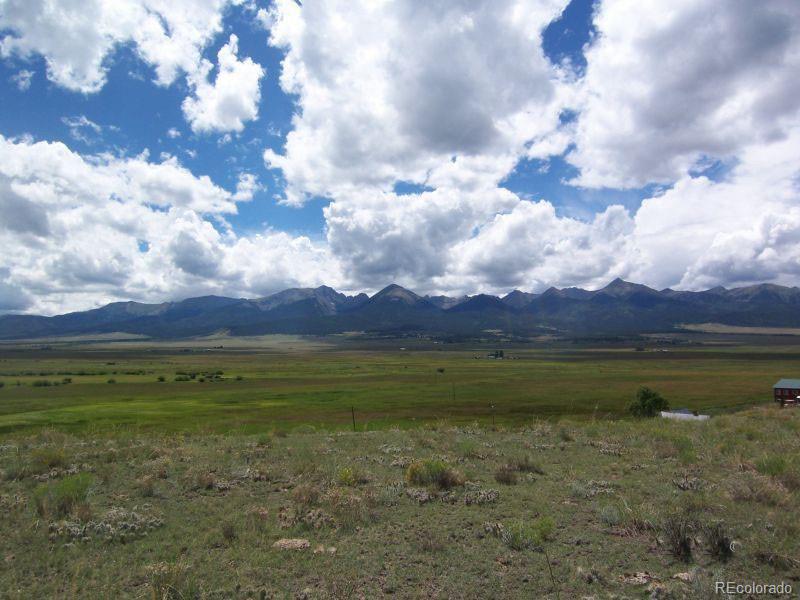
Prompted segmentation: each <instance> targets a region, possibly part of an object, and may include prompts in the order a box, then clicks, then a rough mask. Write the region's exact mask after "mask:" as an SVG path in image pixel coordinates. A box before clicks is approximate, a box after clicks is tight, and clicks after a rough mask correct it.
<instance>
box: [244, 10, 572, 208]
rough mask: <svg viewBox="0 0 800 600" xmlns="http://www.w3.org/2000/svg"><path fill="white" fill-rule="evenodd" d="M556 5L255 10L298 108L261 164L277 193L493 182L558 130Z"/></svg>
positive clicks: (298, 196) (297, 197)
mask: <svg viewBox="0 0 800 600" xmlns="http://www.w3.org/2000/svg"><path fill="white" fill-rule="evenodd" d="M565 5H566V0H544V1H543V0H492V1H488V0H478V1H472V2H426V3H420V2H416V1H412V0H401V1H398V2H378V3H376V2H370V1H367V0H355V1H353V0H329V1H326V2H308V3H304V4H303V5H302V7H301V6H299V5H298V3H296V2H294V0H277V1H276V2H275V3H274V5H273V7H272V9H271V10H270V11H269V12H263V11H262V12H261V13H260V14H261V17H262V21H264V22H265V24H266V25H267V26H268V27H269V31H270V43H271V44H272V45H274V46H277V47H280V48H282V49H284V50H285V51H286V53H287V54H286V58H285V59H284V61H283V64H282V67H283V68H282V72H281V86H282V87H283V89H284V90H285V91H286V92H287V93H292V94H297V95H298V104H299V111H298V114H297V115H296V116H295V118H294V121H293V128H292V130H291V132H290V133H289V134H288V136H287V140H286V147H285V151H284V152H283V153H281V154H278V153H276V152H273V151H267V152H266V153H265V159H266V161H267V162H268V164H269V165H270V166H272V167H274V168H278V169H281V170H282V171H283V174H284V175H285V177H286V179H287V181H288V189H287V201H288V202H289V203H292V204H299V203H302V202H303V201H304V200H305V198H306V197H307V196H309V195H328V196H336V195H341V194H344V193H349V192H350V191H352V190H354V189H359V188H363V187H364V186H370V187H375V188H379V189H383V190H388V189H390V188H391V186H392V184H393V183H394V182H395V181H397V180H406V181H412V182H416V183H424V182H427V181H429V180H430V181H435V182H436V185H439V184H446V183H450V182H452V181H454V178H455V179H457V180H470V179H472V180H474V179H479V180H480V181H481V182H482V183H486V182H489V183H490V184H494V183H497V182H498V181H499V180H500V179H501V178H502V177H503V176H504V175H505V174H506V173H507V172H508V170H510V168H511V167H513V164H514V162H515V157H516V156H518V155H520V154H523V153H524V152H525V151H526V149H525V145H526V144H527V143H530V142H532V141H535V140H537V139H540V138H542V139H543V138H545V137H546V136H548V135H550V134H552V133H553V132H554V131H556V130H557V128H558V113H559V106H560V104H561V101H560V97H561V95H562V94H563V93H564V89H563V85H562V82H561V80H560V75H559V73H558V72H557V71H556V70H555V69H554V68H553V66H552V65H551V64H550V63H549V61H548V60H547V59H546V58H545V56H544V54H543V51H542V48H541V43H540V40H541V31H542V29H544V27H546V26H547V24H548V23H549V22H550V21H551V20H552V19H553V18H554V17H555V16H557V15H558V14H559V13H560V11H561V10H562V9H563V8H564V6H565ZM454 164H455V167H454Z"/></svg>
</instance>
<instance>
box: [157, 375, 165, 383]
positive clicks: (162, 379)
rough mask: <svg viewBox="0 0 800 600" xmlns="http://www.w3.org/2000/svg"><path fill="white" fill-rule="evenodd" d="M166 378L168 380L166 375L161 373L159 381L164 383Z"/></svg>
mask: <svg viewBox="0 0 800 600" xmlns="http://www.w3.org/2000/svg"><path fill="white" fill-rule="evenodd" d="M166 380H167V378H166V377H164V376H163V375H159V376H158V382H159V383H164V382H165V381H166Z"/></svg>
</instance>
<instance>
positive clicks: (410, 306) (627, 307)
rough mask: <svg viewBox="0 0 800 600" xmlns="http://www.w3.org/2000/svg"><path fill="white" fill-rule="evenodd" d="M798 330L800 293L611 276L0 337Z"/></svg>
mask: <svg viewBox="0 0 800 600" xmlns="http://www.w3.org/2000/svg"><path fill="white" fill-rule="evenodd" d="M709 322H713V323H721V324H725V325H736V326H761V327H798V326H800V289H798V288H797V287H791V288H790V287H783V286H779V285H773V284H760V285H754V286H749V287H742V288H735V289H725V288H722V287H717V288H713V289H710V290H705V291H699V292H690V291H678V290H672V289H664V290H654V289H652V288H649V287H647V286H645V285H641V284H636V283H630V282H627V281H623V280H621V279H616V280H614V281H612V282H611V283H610V284H608V285H607V286H606V287H604V288H602V289H599V290H584V289H581V288H574V287H572V288H564V289H557V288H550V289H548V290H547V291H545V292H543V293H541V294H533V293H528V292H522V291H519V290H514V291H512V292H511V293H509V294H507V295H506V296H503V297H497V296H490V295H487V294H478V295H475V296H463V297H458V298H452V297H448V296H419V295H417V294H415V293H414V292H412V291H410V290H408V289H405V288H403V287H401V286H399V285H396V284H392V285H389V286H388V287H386V288H384V289H382V290H381V291H380V292H378V293H377V294H375V295H373V296H371V297H370V296H368V295H367V294H363V293H362V294H358V295H352V296H351V295H346V294H342V293H340V292H337V291H336V290H334V289H333V288H330V287H327V286H321V287H318V288H292V289H288V290H284V291H282V292H278V293H276V294H273V295H271V296H267V297H265V298H256V299H245V298H226V297H221V296H202V297H198V298H189V299H186V300H181V301H178V302H164V303H160V304H143V303H139V302H114V303H112V304H108V305H106V306H103V307H101V308H96V309H93V310H87V311H83V312H73V313H69V314H64V315H58V316H54V317H44V316H35V315H5V316H2V317H0V339H21V338H36V337H45V336H58V335H82V334H97V333H112V332H124V333H131V334H142V335H147V336H151V337H157V338H164V337H169V338H180V337H191V336H197V335H206V334H211V333H216V332H220V331H226V332H229V333H230V334H231V335H258V334H266V333H293V334H313V335H325V334H333V333H340V332H349V331H364V332H371V333H376V334H381V335H398V336H399V335H407V334H413V333H423V334H430V335H479V334H481V333H482V332H485V331H487V330H491V331H502V332H504V333H507V334H511V335H520V336H525V335H535V334H540V333H562V334H565V335H587V334H588V335H594V334H637V333H646V332H650V333H656V332H666V331H675V330H676V328H680V326H681V325H682V324H691V323H709Z"/></svg>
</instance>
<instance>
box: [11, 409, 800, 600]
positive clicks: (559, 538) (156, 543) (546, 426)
mask: <svg viewBox="0 0 800 600" xmlns="http://www.w3.org/2000/svg"><path fill="white" fill-rule="evenodd" d="M304 431H307V432H304ZM799 433H800V412H799V411H796V410H783V411H781V410H779V409H776V408H765V409H752V410H750V411H746V412H742V413H737V414H731V415H723V416H719V417H716V418H714V419H712V420H711V421H710V422H707V423H677V422H665V421H662V420H649V421H597V422H591V421H589V422H581V423H578V422H561V423H559V424H554V423H551V422H544V421H536V422H533V424H531V425H529V426H527V427H524V428H521V429H513V430H506V429H502V428H501V429H499V430H496V431H495V430H488V429H485V428H482V427H479V426H465V427H453V426H449V425H442V426H438V427H428V428H420V429H413V430H405V431H401V430H398V429H388V430H384V431H375V432H363V433H344V432H336V433H327V432H314V431H313V430H311V429H310V428H306V430H300V431H295V432H293V433H291V434H288V435H286V434H271V435H267V434H261V435H253V436H247V435H240V434H231V435H227V436H201V435H194V436H181V435H174V434H171V435H164V434H162V435H156V434H141V433H135V432H131V431H128V430H121V429H120V430H117V431H116V432H115V433H113V434H108V435H96V436H88V435H84V436H73V435H70V434H65V433H59V432H55V431H53V430H42V431H40V432H39V433H35V434H27V435H23V434H21V433H19V434H13V435H6V436H4V438H3V442H2V446H0V469H2V477H3V482H2V492H1V493H0V507H2V512H3V519H2V520H0V560H2V561H3V563H2V565H3V568H2V569H0V590H3V591H2V593H1V594H0V596H2V597H3V598H32V597H52V598H72V597H81V598H110V597H133V598H195V597H207V598H266V597H279V598H283V597H301V598H351V597H361V598H376V597H394V598H430V597H439V598H484V597H485V598H506V597H522V598H556V597H557V596H559V597H560V598H565V599H567V598H581V597H596V598H606V597H618V598H622V597H624V598H641V597H654V598H710V597H713V596H714V594H713V582H714V581H715V580H720V579H721V580H731V581H741V582H749V581H760V582H774V583H779V582H781V581H786V582H788V583H791V584H793V587H795V589H796V588H797V586H798V585H800V584H798V580H800V562H798V559H797V556H798V550H800V544H798V539H800V537H799V534H800V525H798V522H797V518H796V507H797V504H798V500H800V470H798V469H799V468H798V464H797V462H796V461H795V460H794V457H795V456H797V453H798V451H799V450H800V436H798V434H799ZM426 461H427V462H426ZM287 539H288V540H294V541H289V542H287V541H285V540H287ZM279 540H284V541H283V542H280V543H279ZM276 543H278V545H279V546H280V545H281V544H283V545H285V546H288V547H291V546H293V545H295V546H298V548H297V549H281V548H280V547H276ZM306 545H307V547H306ZM731 547H732V548H733V551H732V552H730V548H731ZM612 595H613V596H612Z"/></svg>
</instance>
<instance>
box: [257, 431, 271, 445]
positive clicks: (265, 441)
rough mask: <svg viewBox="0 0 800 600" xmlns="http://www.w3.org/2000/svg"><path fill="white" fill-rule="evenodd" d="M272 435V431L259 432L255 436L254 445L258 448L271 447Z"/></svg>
mask: <svg viewBox="0 0 800 600" xmlns="http://www.w3.org/2000/svg"><path fill="white" fill-rule="evenodd" d="M273 441H274V436H273V434H272V433H259V434H258V437H256V447H258V448H272V443H273Z"/></svg>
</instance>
